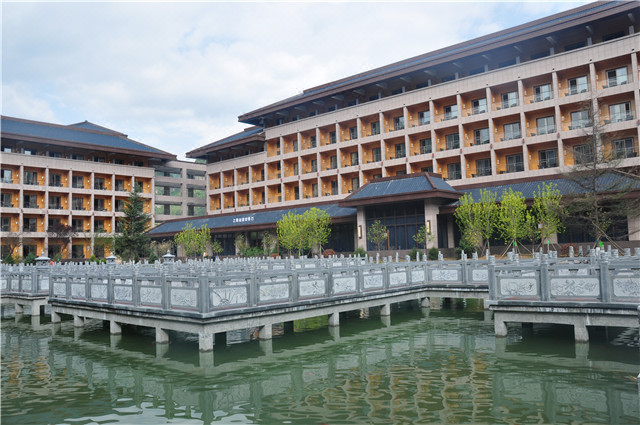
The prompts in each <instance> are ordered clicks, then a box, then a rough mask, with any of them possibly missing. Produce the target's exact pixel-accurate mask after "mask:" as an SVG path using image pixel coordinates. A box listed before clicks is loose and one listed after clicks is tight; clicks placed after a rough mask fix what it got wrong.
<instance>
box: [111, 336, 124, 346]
mask: <svg viewBox="0 0 640 425" xmlns="http://www.w3.org/2000/svg"><path fill="white" fill-rule="evenodd" d="M120 341H122V334H110V335H109V347H111V348H114V349H115V348H118V344H119V343H120Z"/></svg>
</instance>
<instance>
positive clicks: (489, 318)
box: [484, 310, 493, 322]
mask: <svg viewBox="0 0 640 425" xmlns="http://www.w3.org/2000/svg"><path fill="white" fill-rule="evenodd" d="M492 320H493V311H491V310H485V311H484V321H485V322H490V321H492Z"/></svg>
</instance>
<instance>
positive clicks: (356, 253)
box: [353, 247, 367, 258]
mask: <svg viewBox="0 0 640 425" xmlns="http://www.w3.org/2000/svg"><path fill="white" fill-rule="evenodd" d="M353 256H354V257H363V258H364V257H366V256H367V251H365V250H364V248H362V247H359V248H357V249H356V250H355V251H353Z"/></svg>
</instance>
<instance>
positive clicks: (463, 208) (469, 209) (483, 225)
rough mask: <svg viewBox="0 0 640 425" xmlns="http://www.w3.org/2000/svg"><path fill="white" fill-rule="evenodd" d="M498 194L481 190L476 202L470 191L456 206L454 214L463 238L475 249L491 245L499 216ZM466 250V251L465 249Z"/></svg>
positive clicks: (481, 249) (482, 248)
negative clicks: (490, 241)
mask: <svg viewBox="0 0 640 425" xmlns="http://www.w3.org/2000/svg"><path fill="white" fill-rule="evenodd" d="M496 198H497V195H496V194H495V193H494V192H492V191H490V190H488V189H481V190H480V199H479V200H478V201H477V202H476V201H475V200H474V199H473V196H472V195H471V194H470V193H465V194H464V196H462V197H461V198H460V199H459V202H460V205H459V206H458V208H456V211H455V213H454V216H455V218H456V221H457V222H458V225H459V226H460V230H461V231H462V235H463V239H465V240H466V242H467V244H471V245H473V247H474V250H480V251H483V250H484V248H485V246H486V247H488V246H489V240H490V239H491V238H492V237H493V234H494V233H495V230H496V224H497V221H498V216H499V213H498V211H499V208H498V205H497V204H496ZM465 252H466V251H465Z"/></svg>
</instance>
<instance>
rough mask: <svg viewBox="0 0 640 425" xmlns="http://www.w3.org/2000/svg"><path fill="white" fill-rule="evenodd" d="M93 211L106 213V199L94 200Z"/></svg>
mask: <svg viewBox="0 0 640 425" xmlns="http://www.w3.org/2000/svg"><path fill="white" fill-rule="evenodd" d="M93 209H94V210H95V211H105V209H104V199H99V198H96V199H94V200H93Z"/></svg>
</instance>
